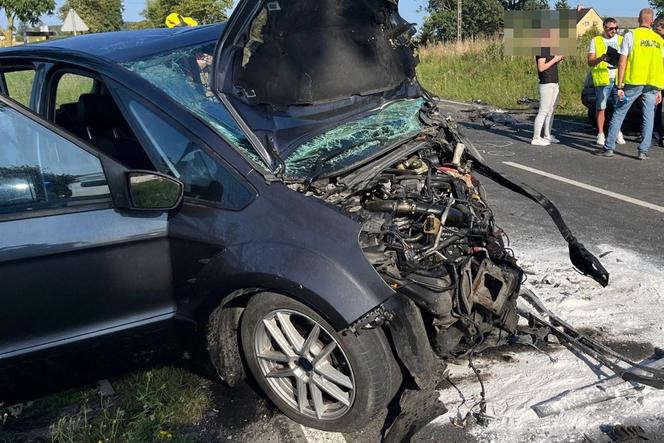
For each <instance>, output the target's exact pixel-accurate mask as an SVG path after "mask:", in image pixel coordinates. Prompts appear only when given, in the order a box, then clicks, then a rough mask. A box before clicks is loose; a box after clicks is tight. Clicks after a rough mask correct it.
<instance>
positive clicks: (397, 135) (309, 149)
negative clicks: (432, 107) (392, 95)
mask: <svg viewBox="0 0 664 443" xmlns="http://www.w3.org/2000/svg"><path fill="white" fill-rule="evenodd" d="M421 105H422V99H416V100H401V101H398V102H394V103H391V104H388V105H387V106H385V107H383V108H381V109H380V110H379V111H378V112H376V113H374V114H372V115H370V116H368V117H364V118H361V119H359V120H355V121H351V122H349V123H345V124H342V125H340V126H338V127H336V128H334V129H332V130H330V131H327V132H326V133H324V134H322V135H319V136H317V137H314V138H313V139H311V140H309V141H308V142H306V143H303V144H302V145H300V147H299V148H297V149H296V150H295V151H294V152H293V153H292V154H291V155H290V156H289V157H288V158H287V159H286V175H287V176H288V177H289V178H292V179H304V178H306V177H307V176H308V175H309V173H310V172H311V170H312V169H313V168H314V165H315V164H316V160H317V159H318V158H319V157H320V156H321V154H324V153H331V152H333V151H335V150H338V149H342V148H343V147H344V146H347V147H348V150H347V151H346V152H342V153H340V154H339V155H337V156H334V158H332V159H330V161H328V162H327V163H326V164H325V168H324V169H323V174H329V173H331V172H333V171H337V170H341V169H344V168H345V167H347V166H350V165H352V164H354V163H356V162H358V161H360V160H362V159H365V158H367V157H369V156H371V155H373V154H375V153H377V152H378V151H380V150H381V149H383V148H384V147H385V146H386V145H388V144H391V143H394V142H396V141H398V140H401V139H404V138H407V137H409V136H411V135H415V134H417V133H418V132H420V130H421V129H422V124H421V123H420V120H419V116H418V111H419V109H420V106H421Z"/></svg>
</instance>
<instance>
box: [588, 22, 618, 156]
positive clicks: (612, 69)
mask: <svg viewBox="0 0 664 443" xmlns="http://www.w3.org/2000/svg"><path fill="white" fill-rule="evenodd" d="M602 27H603V28H604V32H603V33H602V34H601V35H598V36H597V37H595V38H593V39H592V40H590V46H589V47H588V66H590V68H591V70H590V75H591V76H592V79H593V86H595V119H596V120H597V141H596V143H597V145H599V146H604V143H605V142H606V137H605V135H604V121H605V115H606V106H607V104H608V102H609V100H612V101H613V102H614V103H615V98H616V94H615V90H614V86H615V81H616V70H617V66H614V65H612V64H611V63H610V59H609V54H608V52H607V51H608V49H609V48H613V49H615V50H616V52H617V51H618V50H619V49H620V45H621V44H622V41H623V37H622V35H618V22H617V21H616V19H615V18H612V17H608V18H606V19H604V22H603V23H602ZM614 63H615V62H614ZM616 143H618V144H619V145H624V144H625V139H624V137H623V135H622V132H618V138H617V139H616Z"/></svg>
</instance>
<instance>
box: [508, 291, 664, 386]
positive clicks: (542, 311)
mask: <svg viewBox="0 0 664 443" xmlns="http://www.w3.org/2000/svg"><path fill="white" fill-rule="evenodd" d="M520 298H521V300H524V301H525V302H527V303H528V304H529V305H530V306H531V307H532V308H534V310H535V312H533V311H532V310H527V309H525V308H523V307H521V308H518V309H519V314H520V315H521V316H522V317H524V318H526V319H528V321H529V322H530V324H531V325H533V326H535V327H542V328H546V330H547V331H548V335H552V336H554V337H556V339H557V340H558V342H559V343H560V344H562V345H563V346H565V347H567V348H569V349H570V350H573V351H576V352H579V353H581V354H584V355H586V356H588V357H590V358H592V359H594V360H596V361H597V362H598V363H601V364H602V365H604V366H606V367H607V368H608V369H610V370H611V371H612V372H613V373H615V374H616V375H618V377H620V378H622V379H623V380H625V381H629V382H635V383H640V384H643V385H647V386H651V387H653V388H656V389H664V369H662V368H660V366H661V365H662V361H664V355H660V357H661V360H662V361H657V362H655V363H653V364H652V365H645V364H641V363H636V362H634V361H632V360H631V359H629V358H627V357H625V356H624V355H621V354H619V353H617V352H615V351H614V350H612V349H611V348H609V347H607V346H605V345H603V344H602V343H600V342H598V341H596V340H594V339H592V338H590V337H588V336H587V335H585V334H583V333H581V332H579V331H578V330H576V329H575V328H574V327H572V326H571V325H570V324H569V323H567V322H565V321H564V320H563V319H561V318H560V317H558V316H557V315H555V314H554V313H553V312H551V311H550V310H549V309H547V308H546V307H545V306H544V304H543V303H542V301H541V300H540V299H539V298H537V296H536V295H535V294H533V292H532V291H530V290H528V289H525V290H524V291H523V292H522V293H521V295H520Z"/></svg>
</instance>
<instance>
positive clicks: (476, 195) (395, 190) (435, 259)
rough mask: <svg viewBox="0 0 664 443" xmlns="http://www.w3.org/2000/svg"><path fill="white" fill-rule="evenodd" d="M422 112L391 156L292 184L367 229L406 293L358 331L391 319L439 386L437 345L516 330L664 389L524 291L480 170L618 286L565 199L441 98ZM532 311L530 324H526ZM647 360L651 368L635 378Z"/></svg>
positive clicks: (576, 259)
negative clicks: (516, 170) (572, 219)
mask: <svg viewBox="0 0 664 443" xmlns="http://www.w3.org/2000/svg"><path fill="white" fill-rule="evenodd" d="M419 119H420V121H421V122H422V123H423V125H422V128H421V130H420V131H418V132H417V133H415V134H414V135H412V136H410V137H407V138H405V139H404V140H402V141H401V142H400V143H398V144H396V145H395V146H393V149H392V150H391V151H390V152H389V153H387V154H385V155H384V156H382V157H379V158H377V159H374V160H372V161H371V162H367V163H366V164H364V165H363V166H360V167H358V168H356V169H353V170H351V171H350V172H347V173H346V174H339V175H336V176H335V175H330V176H329V177H327V178H322V179H316V180H309V181H305V183H304V184H294V185H292V186H293V188H294V189H296V190H299V191H300V192H305V193H307V194H309V195H312V196H315V197H317V198H319V199H322V200H324V201H325V202H326V203H328V204H333V205H335V206H337V207H338V208H339V209H340V210H341V211H343V212H344V213H345V214H347V215H348V216H349V217H352V218H353V219H355V220H356V221H357V222H358V223H359V224H360V225H361V234H360V236H359V244H360V246H361V248H362V250H363V252H364V254H365V256H366V258H367V259H368V261H369V262H370V263H371V264H372V265H373V267H374V268H375V269H376V271H377V272H378V273H379V274H380V275H381V276H382V278H383V279H384V280H385V282H386V283H387V284H389V285H390V287H391V288H392V289H394V290H395V291H396V293H397V295H396V296H395V297H394V299H393V300H391V301H389V302H388V303H386V304H385V305H384V306H381V307H380V308H379V309H377V310H376V311H375V312H372V313H369V314H368V315H367V316H366V317H365V318H363V319H362V320H360V321H358V322H357V323H356V324H355V325H353V327H352V328H351V329H353V330H356V331H359V330H360V329H361V328H370V327H375V326H377V325H379V324H383V323H386V324H387V325H389V327H390V329H391V331H392V336H393V341H394V342H395V348H396V352H397V353H398V354H399V357H400V358H401V360H402V362H403V363H404V365H405V366H406V367H407V368H408V370H409V371H410V373H411V375H412V376H413V378H414V379H415V381H416V384H417V385H418V386H420V387H423V386H430V383H429V382H428V381H427V380H426V378H427V372H435V369H433V368H434V366H435V365H436V362H435V361H433V360H438V359H436V358H435V357H434V356H433V354H432V355H431V356H430V355H429V354H431V350H433V352H434V353H435V354H436V355H437V357H439V358H440V359H447V358H459V357H463V356H467V355H469V354H471V353H473V352H480V351H481V350H483V349H486V348H487V347H491V346H497V345H500V344H504V343H505V342H506V339H508V338H512V339H515V340H516V341H521V342H523V337H528V338H530V339H532V341H533V342H537V341H538V340H539V341H541V340H546V339H547V338H548V337H555V338H556V341H557V342H558V343H560V344H563V345H565V346H567V347H569V348H573V349H574V350H575V351H578V352H581V353H583V354H586V355H587V356H590V357H592V358H594V359H596V360H597V361H599V362H600V363H603V364H606V365H607V366H608V367H610V368H612V369H613V370H614V372H616V373H618V374H619V375H620V376H621V377H623V378H625V379H630V380H632V381H637V380H636V379H635V377H637V378H638V381H640V382H641V383H644V384H649V385H651V386H656V387H660V386H664V385H662V383H663V382H664V373H663V372H662V371H657V370H650V369H647V368H644V367H643V366H642V365H638V364H636V363H634V362H631V361H630V360H629V359H625V358H622V357H621V356H618V354H616V353H615V352H613V351H611V350H609V349H608V348H606V347H604V346H602V345H601V344H599V343H597V342H595V341H594V340H592V339H590V338H589V337H587V336H584V335H583V334H581V333H580V332H578V331H576V330H574V329H573V328H572V327H571V326H570V325H568V324H566V323H563V322H562V320H561V319H559V318H557V317H555V316H554V315H553V314H552V313H549V312H546V311H542V309H543V308H542V307H541V306H540V305H538V303H539V302H538V300H537V299H536V297H535V296H534V294H532V293H530V292H529V291H525V290H524V291H522V288H521V284H522V282H523V281H524V273H523V271H522V270H521V268H520V267H519V266H518V264H517V260H516V258H515V257H514V255H513V253H512V250H511V249H510V248H509V241H508V237H507V235H506V234H505V233H504V232H503V231H502V229H500V228H499V227H498V226H497V225H496V223H495V220H494V217H493V213H492V211H491V208H490V206H489V204H488V202H487V200H486V193H485V192H484V188H483V187H482V185H481V183H480V181H479V180H478V179H477V177H476V175H475V174H474V172H479V173H481V174H482V175H484V176H486V177H489V178H491V179H492V180H493V181H495V182H497V183H498V184H501V185H503V186H506V187H507V188H509V189H511V190H513V191H515V192H517V193H519V194H521V195H523V196H525V197H527V198H529V199H531V200H533V201H535V202H537V203H538V204H539V205H541V206H542V207H543V208H544V209H545V210H546V211H547V212H548V213H549V215H550V216H551V218H552V219H553V221H554V223H555V225H556V226H557V228H558V229H559V231H560V232H561V234H562V236H563V238H564V239H565V241H567V243H568V244H569V252H570V260H571V262H572V264H573V265H574V267H575V268H576V269H577V270H578V271H579V272H581V273H582V274H585V275H587V276H589V277H591V278H593V279H594V280H596V281H597V282H598V283H599V284H601V285H603V286H606V285H607V284H608V279H609V274H608V272H607V271H606V270H605V269H604V268H603V267H602V265H601V263H600V262H599V261H598V260H597V259H596V258H595V257H594V256H593V255H592V254H591V253H590V252H588V251H587V250H586V249H585V248H584V247H583V245H582V244H581V243H579V242H578V241H577V240H576V238H575V237H574V236H573V235H572V233H571V231H570V229H569V228H568V227H567V225H566V224H565V222H564V221H563V219H562V216H561V215H560V213H559V211H558V209H557V208H556V207H555V206H554V205H553V203H552V202H551V201H549V200H548V199H547V198H546V197H545V196H543V195H542V194H540V193H539V192H537V191H536V190H534V189H532V188H530V187H529V186H528V185H525V184H523V183H518V182H515V181H512V180H511V179H509V178H507V177H505V176H503V175H502V174H500V173H498V172H496V171H494V170H493V169H491V168H490V167H489V166H487V165H486V164H484V163H483V159H482V158H481V155H480V154H479V153H478V152H477V151H476V150H475V149H474V148H473V147H472V144H471V143H470V142H469V141H468V140H467V139H465V138H464V137H463V136H462V135H461V134H460V132H459V131H458V128H457V126H456V124H455V123H454V122H453V121H452V120H451V119H449V118H445V117H444V116H443V115H442V114H441V113H440V112H439V110H438V108H437V106H436V105H435V104H434V103H433V102H431V101H426V102H424V103H423V104H422V108H421V110H420V112H419ZM334 155H337V154H334ZM520 298H523V299H524V300H523V301H525V302H527V303H530V304H531V305H533V303H535V306H536V308H539V314H542V313H543V312H544V313H545V314H546V315H545V317H547V318H548V321H547V320H546V319H544V318H542V317H541V315H540V316H537V315H536V314H537V312H532V311H527V310H524V309H523V307H522V306H520V305H521V304H523V301H522V302H521V303H520V304H519V307H517V304H518V301H519V299H520ZM536 311H537V310H536ZM404 316H405V317H407V318H405V319H404V318H403V317H404ZM520 318H525V319H526V320H527V322H523V323H521V324H519V319H520ZM524 323H527V325H526V324H524ZM561 329H562V332H561ZM519 336H520V337H521V339H519ZM422 342H425V343H422ZM616 356H618V357H620V358H619V363H620V362H621V363H620V364H622V366H620V365H619V364H618V363H615V364H609V360H608V358H609V357H616ZM439 366H440V365H439ZM635 368H638V369H640V370H642V371H643V370H645V371H646V372H647V376H635V375H634V373H633V372H632V370H633V369H635ZM432 378H434V376H433V375H432Z"/></svg>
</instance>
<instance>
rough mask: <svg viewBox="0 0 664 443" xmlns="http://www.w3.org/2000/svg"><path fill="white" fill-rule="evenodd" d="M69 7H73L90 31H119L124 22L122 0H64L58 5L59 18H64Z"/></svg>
mask: <svg viewBox="0 0 664 443" xmlns="http://www.w3.org/2000/svg"><path fill="white" fill-rule="evenodd" d="M70 9H74V10H75V11H76V12H77V13H78V15H80V16H81V18H82V19H83V21H84V22H85V24H86V25H88V28H90V32H111V31H119V30H120V29H122V25H123V24H124V22H123V20H122V11H124V6H123V5H122V0H65V2H64V4H63V5H62V6H61V7H60V10H59V13H60V18H61V19H63V20H64V18H65V17H66V16H67V13H68V12H69V10H70Z"/></svg>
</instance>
